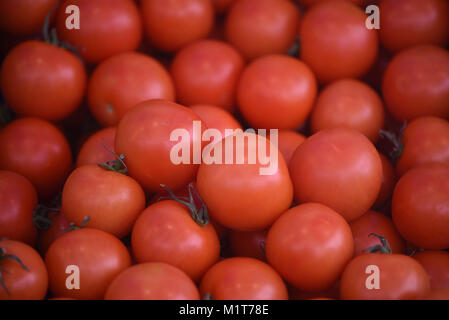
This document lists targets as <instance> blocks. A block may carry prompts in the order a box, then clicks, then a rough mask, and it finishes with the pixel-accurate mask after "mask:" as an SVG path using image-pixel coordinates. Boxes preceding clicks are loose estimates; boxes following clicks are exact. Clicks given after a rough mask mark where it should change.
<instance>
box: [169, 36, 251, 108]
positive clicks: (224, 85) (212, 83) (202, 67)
mask: <svg viewBox="0 0 449 320" xmlns="http://www.w3.org/2000/svg"><path fill="white" fill-rule="evenodd" d="M243 66H244V61H243V58H242V57H241V56H240V54H239V53H238V52H237V50H235V49H234V48H233V47H232V46H230V45H229V44H227V43H225V42H221V41H216V40H201V41H197V42H194V43H192V44H190V45H188V46H186V47H184V48H183V49H182V50H180V51H179V52H178V53H177V55H176V56H175V58H174V60H173V63H172V65H171V69H170V71H171V75H172V76H173V80H174V83H175V87H176V94H177V97H178V100H179V102H180V103H181V104H184V105H189V106H191V105H194V104H212V105H216V106H218V107H221V108H223V109H226V110H228V111H230V112H232V111H233V110H234V108H235V99H236V90H237V83H238V81H239V78H240V74H241V72H242V70H243Z"/></svg>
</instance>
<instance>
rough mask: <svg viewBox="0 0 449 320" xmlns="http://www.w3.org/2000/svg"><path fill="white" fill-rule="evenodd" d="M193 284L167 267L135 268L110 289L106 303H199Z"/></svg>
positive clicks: (149, 265)
mask: <svg viewBox="0 0 449 320" xmlns="http://www.w3.org/2000/svg"><path fill="white" fill-rule="evenodd" d="M199 299H200V294H199V292H198V289H197V288H196V286H195V284H194V283H193V281H192V280H191V279H190V278H189V277H188V276H187V275H186V274H185V273H184V272H182V271H181V270H179V269H178V268H175V267H173V266H171V265H169V264H165V263H157V262H153V263H143V264H138V265H134V266H132V267H130V268H128V269H126V270H125V271H123V272H122V273H120V274H119V275H118V276H117V277H116V278H115V279H114V280H113V281H112V283H111V284H110V285H109V287H108V290H107V291H106V295H105V300H199Z"/></svg>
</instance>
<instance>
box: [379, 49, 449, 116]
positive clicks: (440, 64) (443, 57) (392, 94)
mask: <svg viewBox="0 0 449 320" xmlns="http://www.w3.org/2000/svg"><path fill="white" fill-rule="evenodd" d="M448 77H449V52H448V51H447V50H444V49H442V48H439V47H435V46H417V47H412V48H410V49H406V50H404V51H401V52H399V53H398V54H397V55H396V56H395V57H394V58H393V60H392V61H391V62H390V64H389V65H388V67H387V69H386V70H385V74H384V78H383V81H382V94H383V97H384V100H385V104H386V106H387V108H388V111H390V113H391V115H392V116H393V117H395V118H396V120H399V121H404V120H412V119H414V118H417V117H422V116H437V117H442V118H447V117H449V104H448V101H449V82H448V81H447V78H448Z"/></svg>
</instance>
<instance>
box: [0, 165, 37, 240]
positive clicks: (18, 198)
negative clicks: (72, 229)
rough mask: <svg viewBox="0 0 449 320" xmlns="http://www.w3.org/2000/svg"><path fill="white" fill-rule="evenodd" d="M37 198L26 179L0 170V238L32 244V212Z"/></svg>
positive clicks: (33, 230) (33, 231) (34, 235)
mask: <svg viewBox="0 0 449 320" xmlns="http://www.w3.org/2000/svg"><path fill="white" fill-rule="evenodd" d="M37 200H38V199H37V193H36V189H35V188H34V186H33V185H32V184H31V182H30V181H29V180H28V179H26V178H25V177H23V176H21V175H20V174H17V173H15V172H11V171H3V170H0V238H3V237H6V238H8V239H11V240H17V241H21V242H26V243H27V244H29V245H34V243H35V242H36V239H37V230H36V227H35V226H34V224H33V213H34V209H35V208H36V206H37Z"/></svg>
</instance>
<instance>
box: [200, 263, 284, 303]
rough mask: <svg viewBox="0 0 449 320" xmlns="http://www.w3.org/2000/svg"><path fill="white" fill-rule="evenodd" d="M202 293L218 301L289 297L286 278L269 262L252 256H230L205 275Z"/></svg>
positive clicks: (202, 282) (282, 298)
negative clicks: (284, 279) (283, 278)
mask: <svg viewBox="0 0 449 320" xmlns="http://www.w3.org/2000/svg"><path fill="white" fill-rule="evenodd" d="M200 292H201V296H205V295H206V294H207V293H209V294H210V295H212V297H213V298H214V299H215V300H287V299H288V292H287V288H286V286H285V284H284V282H283V280H282V278H281V277H280V276H279V275H278V274H277V272H276V271H275V270H274V269H273V268H272V267H270V266H269V265H268V264H266V263H264V262H262V261H259V260H257V259H252V258H243V257H238V258H229V259H224V260H222V261H220V262H218V263H217V264H216V265H214V266H213V267H212V268H210V269H209V271H208V272H207V273H206V274H205V275H204V277H203V280H202V281H201V285H200Z"/></svg>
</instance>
